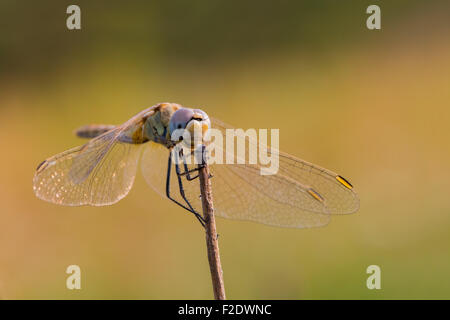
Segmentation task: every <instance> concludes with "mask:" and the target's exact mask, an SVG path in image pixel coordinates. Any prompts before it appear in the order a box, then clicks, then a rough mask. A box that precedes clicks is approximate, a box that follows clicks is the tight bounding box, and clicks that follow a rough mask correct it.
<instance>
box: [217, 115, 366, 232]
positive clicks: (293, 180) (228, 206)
mask: <svg viewBox="0 0 450 320" xmlns="http://www.w3.org/2000/svg"><path fill="white" fill-rule="evenodd" d="M212 127H213V128H216V129H219V130H221V131H222V132H223V136H226V135H225V130H226V129H233V127H231V126H230V125H227V124H224V123H223V122H221V121H219V120H217V119H212ZM247 141H248V143H249V144H256V145H258V142H257V141H253V140H252V139H248V138H247ZM247 149H248V148H247ZM216 152H217V149H216ZM219 152H220V150H219ZM267 152H268V153H269V155H270V154H271V153H275V151H272V150H270V149H267ZM276 152H277V153H279V159H280V161H279V170H278V172H277V174H274V175H261V174H260V169H261V168H262V166H261V165H259V164H248V163H247V162H246V163H245V164H215V165H213V166H212V169H211V171H212V172H213V174H214V177H213V178H212V179H213V180H212V184H213V194H214V199H215V201H214V205H215V207H216V212H217V215H219V216H223V217H226V218H233V219H244V220H252V221H257V222H261V223H265V224H269V225H276V226H286V227H297V228H301V227H314V226H320V225H324V224H326V223H327V222H328V220H329V214H344V213H352V212H354V211H356V210H357V209H358V207H359V199H358V196H357V194H356V193H355V192H354V190H353V187H352V186H351V185H350V183H349V182H348V181H346V180H345V179H344V178H342V177H341V176H339V175H337V174H335V173H333V172H331V171H329V170H326V169H323V168H320V167H318V166H316V165H313V164H310V163H308V162H306V161H303V160H301V159H298V158H295V157H293V156H290V155H288V154H285V153H281V152H278V151H276ZM224 153H225V151H224ZM247 159H248V157H247Z"/></svg>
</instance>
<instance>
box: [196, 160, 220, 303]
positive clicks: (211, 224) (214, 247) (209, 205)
mask: <svg viewBox="0 0 450 320" xmlns="http://www.w3.org/2000/svg"><path fill="white" fill-rule="evenodd" d="M199 176H200V192H201V195H202V207H203V217H204V218H205V231H206V247H207V250H208V261H209V269H210V271H211V280H212V285H213V291H214V299H216V300H225V299H226V297H225V287H224V284H223V271H222V265H221V264H220V254H219V242H218V241H217V232H216V221H215V219H214V206H213V198H212V191H211V181H210V178H209V168H208V165H204V166H203V167H201V168H200V170H199Z"/></svg>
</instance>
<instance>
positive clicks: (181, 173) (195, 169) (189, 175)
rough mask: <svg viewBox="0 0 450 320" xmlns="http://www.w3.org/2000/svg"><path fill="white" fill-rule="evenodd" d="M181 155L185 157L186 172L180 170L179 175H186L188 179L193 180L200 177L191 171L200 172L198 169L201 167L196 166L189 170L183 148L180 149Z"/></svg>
mask: <svg viewBox="0 0 450 320" xmlns="http://www.w3.org/2000/svg"><path fill="white" fill-rule="evenodd" d="M179 157H181V159H183V169H184V172H180V173H179V174H178V175H179V176H186V179H187V181H192V180H195V179H197V178H198V174H197V175H196V176H191V173H193V172H198V170H199V169H200V168H194V169H190V170H189V168H188V165H187V163H186V157H185V156H184V154H183V149H181V150H180V153H179Z"/></svg>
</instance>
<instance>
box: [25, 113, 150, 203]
mask: <svg viewBox="0 0 450 320" xmlns="http://www.w3.org/2000/svg"><path fill="white" fill-rule="evenodd" d="M133 125H136V123H135V122H133V121H129V122H127V123H126V124H124V125H122V126H120V127H116V128H115V129H113V130H110V131H108V132H106V133H104V134H102V135H100V136H98V137H96V138H94V139H92V140H90V141H89V142H87V143H86V144H85V145H83V146H80V147H76V148H73V149H71V150H68V151H65V152H63V153H60V154H58V155H56V156H53V157H51V158H49V159H47V160H45V161H44V162H43V163H41V164H40V165H39V167H38V169H37V171H36V174H35V176H34V179H33V189H34V192H35V193H36V196H38V197H39V198H41V199H43V200H46V201H49V202H53V203H56V204H61V205H69V206H78V205H87V204H89V205H95V206H101V205H109V204H113V203H115V202H117V201H119V200H120V199H122V198H123V197H125V196H126V195H127V194H128V192H129V191H130V189H131V187H132V185H133V182H134V178H135V175H136V167H137V162H138V158H139V154H140V150H141V148H140V145H137V144H129V143H123V142H121V141H120V140H121V138H122V137H123V134H124V132H126V131H127V129H129V128H130V127H131V126H133ZM122 140H123V139H122Z"/></svg>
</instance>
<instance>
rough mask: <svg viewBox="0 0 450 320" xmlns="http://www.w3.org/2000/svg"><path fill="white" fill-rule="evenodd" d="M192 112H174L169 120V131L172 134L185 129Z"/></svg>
mask: <svg viewBox="0 0 450 320" xmlns="http://www.w3.org/2000/svg"><path fill="white" fill-rule="evenodd" d="M193 115H194V112H193V111H192V110H191V109H187V108H182V109H178V110H177V111H175V112H174V113H173V115H172V118H170V123H169V130H170V132H174V131H175V130H176V129H185V128H186V125H187V123H188V122H189V121H190V120H191V119H192V116H193Z"/></svg>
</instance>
